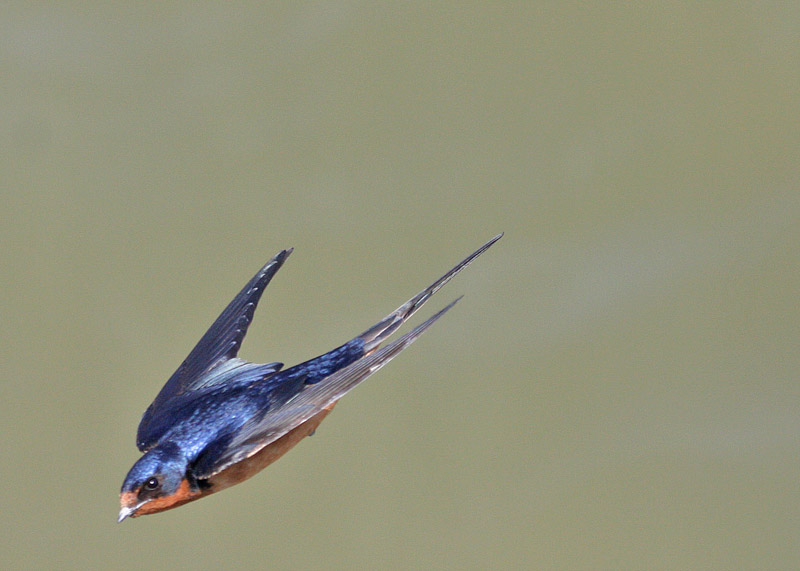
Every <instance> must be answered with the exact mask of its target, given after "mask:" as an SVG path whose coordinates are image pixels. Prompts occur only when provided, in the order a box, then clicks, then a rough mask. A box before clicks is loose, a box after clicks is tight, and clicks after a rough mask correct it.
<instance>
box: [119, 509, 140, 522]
mask: <svg viewBox="0 0 800 571" xmlns="http://www.w3.org/2000/svg"><path fill="white" fill-rule="evenodd" d="M135 511H136V508H135V507H133V508H129V507H124V508H122V509H121V510H119V517H118V518H117V523H122V520H124V519H125V518H126V517H128V516H129V515H133V513H134V512H135Z"/></svg>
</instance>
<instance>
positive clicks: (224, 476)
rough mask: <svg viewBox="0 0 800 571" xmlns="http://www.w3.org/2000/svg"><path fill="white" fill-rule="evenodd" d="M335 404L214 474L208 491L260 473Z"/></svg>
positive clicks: (290, 447) (229, 485)
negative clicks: (250, 454) (247, 456)
mask: <svg viewBox="0 0 800 571" xmlns="http://www.w3.org/2000/svg"><path fill="white" fill-rule="evenodd" d="M335 404H336V403H335V402H334V403H331V404H330V405H329V406H327V407H326V408H324V409H323V410H321V411H320V412H318V413H317V414H316V415H315V416H312V417H311V418H309V419H308V420H307V421H305V422H304V423H303V424H301V425H299V426H297V427H295V428H293V429H292V430H290V431H289V432H287V433H286V434H284V435H283V436H281V437H280V438H278V439H277V440H276V441H275V442H273V443H271V444H269V445H267V446H265V447H264V448H262V449H261V450H259V451H258V452H256V453H255V454H253V455H252V456H250V457H249V458H245V459H244V460H242V461H241V462H237V463H236V464H234V465H233V466H231V467H229V468H226V469H225V470H223V471H222V472H220V473H219V474H216V475H214V476H212V477H211V478H210V479H209V483H210V484H211V488H210V489H209V490H208V491H207V492H206V493H207V494H208V493H213V492H218V491H220V490H224V489H225V488H230V487H231V486H234V485H236V484H238V483H239V482H244V481H245V480H247V479H248V478H252V477H253V476H255V475H256V474H258V473H259V472H260V471H261V470H263V469H264V468H266V467H267V466H269V465H270V464H272V463H273V462H274V461H275V460H277V459H278V458H280V457H281V456H283V455H284V454H286V453H287V452H288V451H289V450H291V449H292V448H294V447H295V446H297V444H299V443H300V441H301V440H302V439H303V438H305V437H306V436H308V435H309V434H311V433H312V432H314V431H315V430H316V429H317V427H318V426H319V424H320V423H321V422H322V421H323V419H324V418H325V417H326V416H327V415H328V413H329V412H330V411H331V410H332V409H333V406H334V405H335Z"/></svg>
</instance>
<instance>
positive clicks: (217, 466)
mask: <svg viewBox="0 0 800 571" xmlns="http://www.w3.org/2000/svg"><path fill="white" fill-rule="evenodd" d="M459 299H461V298H459ZM457 301H458V299H456V300H455V301H453V302H452V303H450V305H448V306H447V307H445V308H444V309H442V310H441V311H439V312H438V313H436V314H435V315H433V316H432V317H431V318H430V319H428V320H427V321H426V322H424V323H423V324H421V325H419V326H417V327H416V328H415V329H413V330H412V331H410V332H409V333H407V334H405V335H403V336H402V337H400V338H399V339H398V340H397V341H394V342H393V343H390V344H389V345H386V346H385V347H381V348H379V349H377V350H376V351H374V352H373V353H370V354H369V355H367V356H365V357H363V358H361V359H359V360H358V361H355V362H354V363H351V364H350V365H348V366H346V367H344V368H342V369H339V370H338V371H336V372H335V373H333V374H332V375H330V376H329V377H327V378H325V379H323V380H322V381H320V382H319V383H316V384H313V385H306V386H305V388H303V390H302V391H300V392H299V393H298V394H297V395H296V396H295V397H293V398H291V399H290V400H289V401H287V402H286V403H285V404H283V405H282V406H279V407H277V408H275V409H274V410H269V411H267V412H266V414H264V415H263V416H261V417H260V418H258V419H257V420H254V421H253V422H250V423H247V424H245V426H243V427H242V429H241V430H240V431H239V432H238V433H237V434H235V435H234V436H233V437H232V438H230V439H227V440H226V442H225V448H224V450H220V451H218V452H219V456H218V459H217V460H216V461H215V462H213V464H211V465H209V466H208V467H205V469H204V470H203V473H196V474H195V476H196V477H198V478H201V479H205V478H210V477H211V476H213V475H214V474H218V473H219V472H221V471H222V470H224V469H225V468H227V467H229V466H231V465H233V464H236V463H237V462H240V461H242V460H244V459H245V458H248V457H249V456H252V455H253V454H255V453H257V452H258V451H259V450H261V449H263V448H264V447H265V446H267V445H269V444H271V443H272V442H274V441H276V440H277V439H278V438H280V437H281V436H283V435H284V434H286V433H287V432H289V431H290V430H292V429H293V428H295V427H297V426H299V425H300V424H302V423H304V422H305V421H307V420H308V419H310V418H311V417H313V416H315V415H317V414H318V413H320V412H321V411H322V410H323V409H325V408H326V407H328V406H330V405H331V404H333V403H335V402H336V401H338V400H339V399H340V398H342V397H343V396H344V395H345V394H346V393H348V392H349V391H350V390H352V389H353V388H355V387H356V386H357V385H358V384H360V383H361V382H362V381H364V380H366V379H367V377H369V376H370V375H372V374H373V373H374V372H376V371H377V370H378V369H380V368H381V367H383V366H384V365H385V364H386V363H388V362H389V361H391V360H392V359H393V358H394V357H395V356H397V355H398V354H399V353H400V352H401V351H402V350H403V349H405V348H406V347H408V346H409V345H411V344H412V343H413V342H414V341H416V340H417V339H418V338H419V336H420V335H422V334H423V333H424V332H425V331H426V330H427V329H428V328H429V327H430V326H431V325H433V323H434V322H435V321H436V320H437V319H439V318H440V317H441V316H442V315H444V314H445V312H446V311H447V310H449V309H450V308H451V307H453V305H455V303H456V302H457Z"/></svg>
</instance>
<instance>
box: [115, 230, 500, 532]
mask: <svg viewBox="0 0 800 571" xmlns="http://www.w3.org/2000/svg"><path fill="white" fill-rule="evenodd" d="M502 236H503V234H499V235H497V236H495V237H494V238H492V239H491V240H489V241H488V242H486V243H485V244H484V245H483V246H481V247H480V248H478V249H477V250H476V251H475V252H473V253H472V254H470V255H469V256H467V257H466V258H465V259H464V260H462V261H461V262H459V263H458V264H457V265H456V266H455V267H453V268H452V269H451V270H450V271H448V272H447V273H446V274H444V275H443V276H442V277H440V278H439V279H438V280H436V281H435V282H433V283H432V284H431V285H429V286H428V287H426V288H425V289H424V290H422V291H421V292H420V293H418V294H417V295H415V296H414V297H412V298H411V299H410V300H408V301H407V302H406V303H404V304H403V305H401V306H400V307H398V308H397V309H396V310H395V311H393V312H392V313H390V314H389V315H387V316H386V317H384V318H383V319H381V320H380V321H379V322H378V323H376V324H375V325H373V326H372V327H370V328H369V329H367V330H366V331H364V332H363V333H362V334H361V335H358V336H357V337H355V338H353V339H351V340H350V341H348V342H347V343H345V344H344V345H341V346H340V347H337V348H335V349H333V350H332V351H329V352H327V353H325V354H324V355H320V356H319V357H315V358H314V359H310V360H308V361H306V362H304V363H300V364H299V365H295V366H294V367H291V368H289V369H283V364H282V363H267V364H258V363H250V362H248V361H245V360H243V359H240V358H238V357H237V354H238V353H239V348H240V347H241V344H242V341H243V340H244V337H245V335H246V334H247V328H248V327H249V326H250V323H251V322H252V320H253V314H254V312H255V310H256V306H257V305H258V302H259V299H260V298H261V294H262V293H263V292H264V288H265V287H266V286H267V284H269V282H270V280H271V279H272V277H273V276H274V275H275V273H276V272H277V271H278V270H279V269H280V267H281V266H282V265H283V263H284V262H285V261H286V259H287V258H288V257H289V254H291V253H292V250H291V249H288V250H282V251H280V252H278V254H276V255H275V257H273V258H272V259H271V260H270V261H269V262H267V263H266V265H265V266H264V267H263V268H261V270H259V272H258V273H257V274H256V275H255V276H253V278H252V279H251V280H250V281H249V282H248V283H247V285H245V286H244V288H243V289H242V291H240V292H239V294H238V295H237V296H236V297H235V298H234V299H233V301H231V303H230V304H229V305H228V307H226V308H225V310H224V311H223V312H222V314H221V315H220V316H219V317H218V318H217V320H216V321H215V322H214V323H213V324H212V325H211V327H210V328H209V330H208V331H207V332H206V334H205V335H203V337H202V338H201V339H200V341H199V342H198V343H197V345H196V346H195V348H194V349H192V351H191V353H189V356H188V357H186V359H185V360H184V361H183V363H182V364H181V366H180V367H178V370H177V371H175V373H174V374H173V375H172V376H171V377H170V378H169V380H168V381H167V383H166V384H165V385H164V387H163V388H162V389H161V391H160V392H159V393H158V395H157V396H156V398H155V400H154V401H153V403H152V404H151V405H150V406H149V407H148V408H147V410H146V411H145V413H144V415H143V416H142V420H141V422H140V423H139V429H138V432H137V435H136V444H137V446H138V448H139V450H140V451H142V452H143V453H144V454H143V456H142V457H141V458H139V460H138V461H137V462H136V463H135V464H134V465H133V467H132V468H131V469H130V471H129V472H128V475H127V476H126V477H125V482H124V483H123V484H122V490H121V492H120V505H121V509H120V512H119V519H118V521H120V522H121V521H123V520H124V519H125V518H127V517H138V516H141V515H147V514H152V513H157V512H160V511H164V510H168V509H172V508H175V507H178V506H180V505H182V504H185V503H187V502H191V501H194V500H197V499H200V498H203V497H205V496H207V495H209V494H212V493H214V492H218V491H220V490H224V489H225V488H228V487H230V486H233V485H235V484H238V483H239V482H242V481H244V480H246V479H247V478H250V477H251V476H253V475H255V474H256V473H258V472H260V471H261V470H263V469H264V468H266V467H267V466H268V465H269V464H271V463H272V462H274V461H275V460H277V459H278V458H280V457H281V456H282V455H283V454H285V453H286V452H288V451H289V450H290V449H291V448H292V447H294V446H295V445H296V444H298V443H299V442H300V441H301V440H302V439H303V438H304V437H306V436H309V435H310V434H312V433H313V432H314V431H315V430H316V428H317V426H319V424H320V422H322V420H323V419H324V418H325V416H327V414H328V413H329V412H330V411H331V409H332V408H333V406H334V405H335V404H336V402H337V401H338V400H339V399H340V398H342V397H343V396H344V395H345V394H347V393H348V392H349V391H350V390H352V389H353V388H354V387H355V386H356V385H358V384H359V383H361V382H362V381H364V380H365V379H366V378H367V377H369V376H370V375H372V373H374V372H376V371H377V370H378V369H380V368H381V367H383V366H384V365H385V364H386V363H388V362H389V361H390V360H392V359H393V358H394V357H395V356H396V355H397V354H398V353H400V352H401V351H402V350H403V349H405V348H406V347H408V346H409V345H411V344H412V343H413V342H414V341H416V340H417V339H418V338H419V336H420V335H422V334H423V333H424V332H425V331H426V330H427V329H428V328H429V327H430V326H431V325H433V323H434V322H435V321H436V320H438V319H439V318H440V317H441V316H442V315H444V314H445V312H447V311H448V310H449V309H450V308H451V307H453V305H455V303H456V302H457V301H458V300H459V299H460V298H458V299H456V300H455V301H453V302H451V303H450V304H449V305H447V306H446V307H444V308H443V309H441V310H440V311H439V312H437V313H435V314H434V315H433V316H432V317H430V318H429V319H428V320H427V321H425V322H424V323H422V324H421V325H419V326H417V327H416V328H414V329H412V330H411V331H410V332H408V333H406V334H405V335H403V336H402V337H400V338H398V339H397V340H395V341H393V342H391V343H389V344H387V345H383V346H381V344H382V343H383V342H384V341H386V340H387V338H388V337H389V336H390V335H391V334H392V333H394V332H395V331H396V330H397V329H398V328H399V327H400V326H401V325H402V324H403V323H404V322H405V321H406V320H407V319H409V318H410V317H411V316H412V315H414V313H415V312H416V311H417V310H418V309H419V308H420V307H422V305H423V304H424V303H425V302H426V301H428V299H430V297H431V296H432V295H433V294H434V293H436V292H437V291H438V290H439V288H441V287H442V286H443V285H445V284H446V283H447V282H448V281H450V279H451V278H452V277H453V276H455V275H456V274H457V273H458V272H460V271H461V270H463V269H464V268H466V267H467V266H468V265H469V264H470V263H472V261H473V260H474V259H475V258H477V257H478V256H480V255H481V254H482V253H483V252H485V251H486V250H487V249H488V248H489V247H490V246H491V245H492V244H494V243H495V242H497V241H498V240H499V239H500V238H501V237H502Z"/></svg>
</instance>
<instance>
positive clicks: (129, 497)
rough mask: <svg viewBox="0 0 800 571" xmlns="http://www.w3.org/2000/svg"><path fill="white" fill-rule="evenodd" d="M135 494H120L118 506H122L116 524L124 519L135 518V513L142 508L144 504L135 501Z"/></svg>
mask: <svg viewBox="0 0 800 571" xmlns="http://www.w3.org/2000/svg"><path fill="white" fill-rule="evenodd" d="M137 499H138V498H137V497H136V494H135V493H133V492H123V493H122V494H120V497H119V504H120V506H122V509H121V510H119V518H117V523H122V520H124V519H125V518H126V517H130V516H135V515H136V511H137V510H138V509H139V508H140V507H142V504H143V503H144V502H139V501H137Z"/></svg>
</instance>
